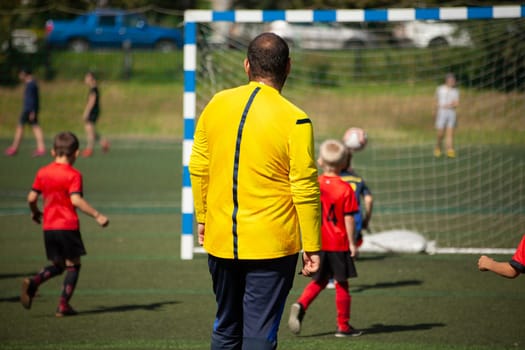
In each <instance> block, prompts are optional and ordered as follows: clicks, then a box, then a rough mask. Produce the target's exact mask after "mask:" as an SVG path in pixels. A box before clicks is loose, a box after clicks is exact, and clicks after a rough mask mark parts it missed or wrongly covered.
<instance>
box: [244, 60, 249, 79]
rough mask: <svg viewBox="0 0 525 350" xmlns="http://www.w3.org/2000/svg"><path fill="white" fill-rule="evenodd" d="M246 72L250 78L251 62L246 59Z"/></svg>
mask: <svg viewBox="0 0 525 350" xmlns="http://www.w3.org/2000/svg"><path fill="white" fill-rule="evenodd" d="M244 72H245V73H246V74H248V76H249V75H250V62H249V61H248V59H247V58H245V59H244Z"/></svg>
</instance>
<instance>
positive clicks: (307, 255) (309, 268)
mask: <svg viewBox="0 0 525 350" xmlns="http://www.w3.org/2000/svg"><path fill="white" fill-rule="evenodd" d="M320 265H321V257H320V256H319V252H303V269H302V270H301V274H302V275H303V276H306V277H308V276H311V275H313V274H314V273H316V272H317V270H319V266H320Z"/></svg>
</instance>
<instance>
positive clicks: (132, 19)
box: [123, 14, 146, 28]
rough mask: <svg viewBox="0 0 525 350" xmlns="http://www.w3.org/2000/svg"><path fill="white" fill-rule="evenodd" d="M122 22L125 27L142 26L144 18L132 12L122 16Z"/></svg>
mask: <svg viewBox="0 0 525 350" xmlns="http://www.w3.org/2000/svg"><path fill="white" fill-rule="evenodd" d="M123 23H124V26H126V27H135V28H142V27H144V24H145V23H146V21H145V20H144V17H142V16H140V15H136V14H132V15H126V16H124V19H123Z"/></svg>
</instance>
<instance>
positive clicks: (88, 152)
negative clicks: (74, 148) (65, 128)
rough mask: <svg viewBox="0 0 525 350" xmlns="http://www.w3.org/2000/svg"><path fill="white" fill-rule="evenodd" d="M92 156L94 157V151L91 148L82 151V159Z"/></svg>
mask: <svg viewBox="0 0 525 350" xmlns="http://www.w3.org/2000/svg"><path fill="white" fill-rule="evenodd" d="M92 155H93V150H92V149H91V148H86V149H85V150H83V151H82V157H84V158H88V157H91V156H92Z"/></svg>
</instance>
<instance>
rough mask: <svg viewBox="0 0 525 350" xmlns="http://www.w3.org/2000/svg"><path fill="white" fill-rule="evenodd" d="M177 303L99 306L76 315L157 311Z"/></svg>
mask: <svg viewBox="0 0 525 350" xmlns="http://www.w3.org/2000/svg"><path fill="white" fill-rule="evenodd" d="M178 303H179V302H178V301H163V302H159V303H151V304H130V305H118V306H109V307H105V306H100V307H98V308H96V309H93V310H87V311H79V313H78V315H79V316H83V315H96V314H105V313H111V312H128V311H139V310H144V311H157V310H158V309H160V308H161V307H163V306H165V305H174V304H178Z"/></svg>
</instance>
